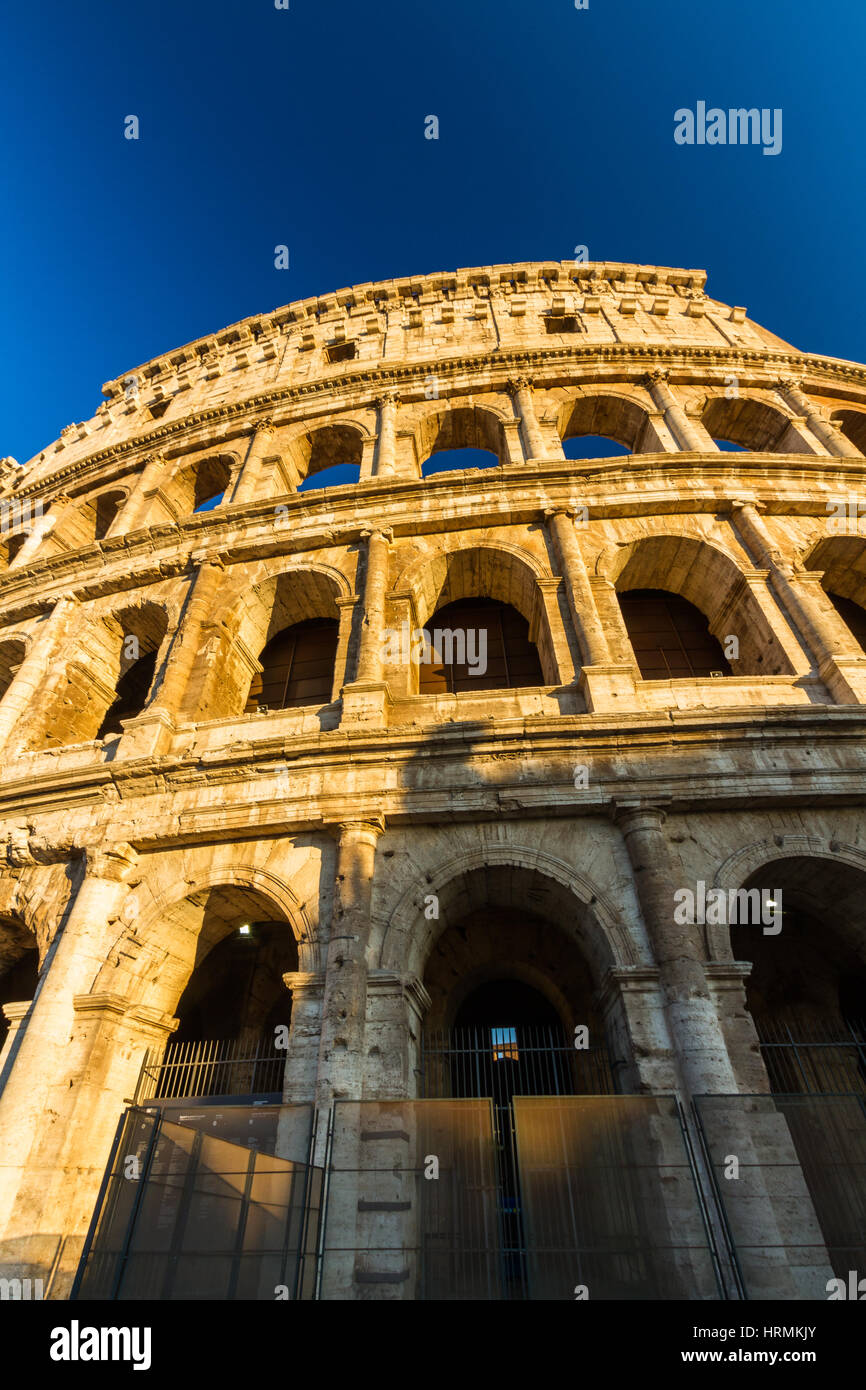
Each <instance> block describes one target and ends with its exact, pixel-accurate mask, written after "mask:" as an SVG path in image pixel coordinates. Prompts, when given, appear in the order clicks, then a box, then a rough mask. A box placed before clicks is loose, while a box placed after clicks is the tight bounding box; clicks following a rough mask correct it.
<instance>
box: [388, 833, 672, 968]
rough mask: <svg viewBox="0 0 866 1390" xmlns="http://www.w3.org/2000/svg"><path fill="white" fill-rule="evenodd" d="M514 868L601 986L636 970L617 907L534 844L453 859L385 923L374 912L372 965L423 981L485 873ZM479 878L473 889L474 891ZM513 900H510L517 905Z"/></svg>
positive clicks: (489, 846) (536, 909)
mask: <svg viewBox="0 0 866 1390" xmlns="http://www.w3.org/2000/svg"><path fill="white" fill-rule="evenodd" d="M493 869H501V870H506V871H508V870H512V871H514V874H516V875H518V876H521V878H522V883H521V885H520V891H521V895H524V894H525V895H527V898H528V896H529V894H530V893H531V900H532V904H533V906H532V907H531V908H530V910H531V911H532V912H533V913H534V914H535V915H536V916H538V915H544V916H546V917H551V916H554V917H555V916H557V914H559V917H560V919H561V920H562V921H568V922H569V923H572V924H573V926H572V927H571V928H570V931H571V933H572V934H573V937H574V939H575V940H576V941H578V942H579V943H580V945H581V949H582V951H583V954H584V957H585V959H586V961H587V964H588V966H589V969H590V972H591V974H592V978H593V983H594V984H595V986H596V988H597V987H598V986H599V985H600V984H601V982H602V980H603V979H604V977H605V975H606V973H607V971H608V970H610V969H611V968H615V967H617V966H624V965H637V964H640V963H646V962H642V961H641V960H640V958H639V956H638V948H637V942H636V941H635V939H634V936H633V934H632V933H631V932H630V931H629V930H628V927H627V926H626V924H625V922H624V921H623V920H622V919H621V918H620V916H619V914H618V913H617V911H616V909H615V908H614V906H613V904H612V903H611V902H610V900H609V899H608V898H607V896H606V894H605V893H604V892H603V891H602V890H601V889H600V888H599V887H598V885H597V884H596V883H595V882H594V881H593V880H592V879H591V878H590V877H589V875H587V874H585V873H583V872H582V871H581V870H579V869H575V867H574V866H573V864H571V863H569V862H568V861H566V860H564V859H560V858H558V857H557V856H555V855H551V854H547V853H545V852H544V851H541V850H539V849H538V848H537V847H535V846H531V845H522V844H519V843H517V844H514V843H512V844H495V843H490V842H485V843H484V844H483V845H481V846H479V847H478V848H474V849H470V850H467V851H466V852H465V853H464V854H461V855H457V856H452V857H450V858H449V859H448V861H447V863H445V864H443V865H442V866H441V867H439V868H436V869H435V870H433V871H431V872H428V873H427V874H425V875H424V876H423V878H422V880H421V883H418V882H415V883H413V885H412V886H411V887H409V888H407V889H406V891H405V892H404V893H403V894H402V896H401V897H400V899H399V901H398V902H397V903H396V904H395V906H394V907H393V909H392V910H391V911H390V913H389V914H388V915H387V917H382V916H377V914H376V913H375V911H374V913H373V916H372V920H371V926H372V932H371V945H370V959H371V963H375V964H376V965H378V966H380V967H381V968H383V969H385V970H393V971H396V972H398V973H401V974H407V973H410V974H414V975H416V976H417V977H418V978H419V979H421V978H422V977H423V974H424V969H425V966H426V962H427V959H428V957H429V955H430V951H431V950H432V948H433V946H434V944H435V942H436V939H437V938H438V936H440V935H441V933H442V932H443V931H444V930H445V929H446V927H447V926H448V925H449V923H450V922H451V921H454V920H457V918H459V916H460V914H461V912H465V910H466V907H467V905H470V906H471V905H472V904H473V903H477V902H478V901H479V897H478V892H479V888H480V887H483V878H484V872H485V871H487V870H493ZM478 874H480V875H481V877H475V878H474V883H475V887H474V888H470V887H469V881H470V878H472V877H473V875H478ZM431 893H432V894H435V895H436V897H437V899H438V904H439V917H438V919H432V920H428V919H427V918H426V917H425V914H424V905H425V904H424V900H425V897H426V896H427V895H428V894H431ZM516 900H517V899H516V895H513V896H512V898H511V899H509V901H511V902H514V901H516Z"/></svg>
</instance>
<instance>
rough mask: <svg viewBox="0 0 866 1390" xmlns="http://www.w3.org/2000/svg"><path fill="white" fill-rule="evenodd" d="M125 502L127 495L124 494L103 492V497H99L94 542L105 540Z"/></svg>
mask: <svg viewBox="0 0 866 1390" xmlns="http://www.w3.org/2000/svg"><path fill="white" fill-rule="evenodd" d="M125 500H126V499H125V494H124V493H122V492H103V493H102V494H101V496H99V497H97V499H96V531H95V535H94V540H97V541H101V540H103V539H104V537H105V536H106V535H107V533H108V530H109V527H110V526H111V523H112V522H113V521H114V519H115V517H116V516H117V513H118V512H119V511H120V508H121V507H122V506H123V503H124V501H125Z"/></svg>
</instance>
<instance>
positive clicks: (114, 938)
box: [0, 263, 866, 1297]
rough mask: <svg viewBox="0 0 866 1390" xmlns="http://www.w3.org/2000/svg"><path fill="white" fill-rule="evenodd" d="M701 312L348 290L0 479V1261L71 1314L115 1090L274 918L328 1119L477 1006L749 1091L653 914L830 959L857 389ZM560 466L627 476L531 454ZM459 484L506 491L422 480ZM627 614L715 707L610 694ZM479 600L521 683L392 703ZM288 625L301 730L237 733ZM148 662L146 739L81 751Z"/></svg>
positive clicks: (635, 296)
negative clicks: (696, 637)
mask: <svg viewBox="0 0 866 1390" xmlns="http://www.w3.org/2000/svg"><path fill="white" fill-rule="evenodd" d="M704 282H705V276H704V275H703V273H701V272H696V271H685V270H675V269H665V268H658V267H646V266H633V265H621V264H593V265H583V264H572V263H561V264H558V263H550V264H548V263H544V264H526V265H514V266H498V267H486V268H481V269H477V270H462V271H459V272H457V273H456V274H441V275H432V276H427V277H423V278H419V279H413V280H404V281H388V282H384V283H381V284H376V285H361V286H356V287H354V288H352V289H347V290H343V291H339V292H338V293H336V294H333V295H329V296H326V297H324V298H321V299H316V300H308V301H304V302H302V303H297V304H293V305H290V306H288V307H286V308H284V309H281V310H278V311H276V312H275V313H273V314H271V315H269V316H265V317H256V318H252V319H248V320H246V321H244V322H243V323H240V324H237V325H235V326H234V327H232V328H229V329H227V330H225V331H224V332H222V333H218V334H215V335H213V336H211V337H208V338H206V339H201V340H200V341H198V342H195V343H192V344H189V345H188V346H186V347H184V348H181V349H179V350H177V351H175V352H171V353H168V354H166V355H165V356H164V357H162V358H159V359H157V360H155V361H152V362H149V363H147V364H145V365H144V366H142V367H139V368H137V369H136V370H135V371H133V372H129V373H127V374H125V376H124V377H122V378H118V380H116V381H113V382H110V383H108V384H107V385H106V386H104V387H103V395H104V397H105V400H104V403H103V404H102V405H101V406H100V408H99V410H98V411H97V413H96V415H95V416H94V417H93V418H92V419H91V420H88V421H86V422H84V423H82V424H77V425H70V426H68V427H67V428H66V429H65V430H64V431H63V432H62V434H61V437H60V439H59V440H58V441H57V442H56V443H55V444H52V445H51V446H49V447H48V448H46V449H45V451H44V452H42V453H41V454H40V455H38V457H36V458H34V459H33V460H31V461H30V462H29V463H28V464H27V465H25V466H24V467H21V468H17V467H15V466H14V462H13V461H9V460H7V461H5V465H4V468H3V472H2V497H0V502H2V507H3V509H4V511H5V514H6V515H7V516H13V517H14V518H16V521H15V524H14V525H13V526H10V525H7V526H5V528H4V529H5V531H6V534H5V535H4V537H3V541H4V547H5V554H6V561H7V564H6V568H5V570H4V571H3V572H2V574H0V689H3V691H4V693H3V696H2V701H0V742H2V779H0V822H2V834H3V837H4V840H5V856H4V857H5V865H4V867H3V870H2V874H0V899H2V901H0V913H2V916H0V961H2V963H3V966H4V968H5V970H6V976H4V978H8V979H9V980H12V981H14V980H15V976H14V973H12V972H14V971H16V970H17V969H19V967H20V965H21V962H22V961H23V960H24V958H25V957H26V955H27V952H28V951H31V952H32V951H34V950H35V951H38V963H39V976H38V986H37V987H36V990H35V995H34V996H33V998H32V1002H30V995H28V996H27V998H26V999H25V998H23V997H22V996H21V995H20V993H19V994H18V995H16V994H15V993H14V992H12V993H10V988H12V986H10V987H9V988H7V990H6V994H5V996H4V997H5V998H6V1000H7V1002H6V1003H5V1005H4V1012H5V1015H6V1018H7V1021H8V1023H9V1032H8V1034H7V1039H6V1044H5V1048H4V1052H3V1056H2V1059H0V1061H2V1078H0V1082H2V1087H3V1089H2V1094H0V1242H2V1245H0V1250H2V1257H3V1263H4V1269H8V1270H9V1271H14V1272H17V1273H19V1274H21V1273H22V1272H23V1273H27V1274H31V1275H34V1276H39V1277H43V1278H46V1279H47V1280H49V1281H50V1285H51V1291H52V1296H55V1297H64V1296H65V1295H66V1294H67V1293H68V1290H69V1287H70V1282H71V1277H72V1274H73V1273H74V1270H75V1267H76V1263H77V1260H78V1258H79V1255H80V1251H81V1247H82V1242H83V1238H84V1235H85V1232H86V1230H87V1226H88V1223H89V1221H90V1218H91V1215H92V1212H93V1207H94V1202H95V1199H96V1194H97V1189H98V1187H99V1183H100V1179H101V1176H102V1173H103V1170H104V1167H105V1163H106V1159H107V1156H108V1152H109V1148H110V1145H111V1139H112V1135H113V1133H114V1130H115V1126H116V1124H117V1121H118V1117H119V1115H120V1114H121V1112H122V1110H123V1108H124V1103H125V1102H126V1101H128V1100H129V1098H130V1097H131V1096H132V1095H133V1092H134V1089H135V1085H136V1080H137V1077H138V1074H139V1070H140V1067H141V1063H142V1057H143V1054H144V1053H145V1051H146V1050H148V1049H151V1050H152V1049H160V1048H161V1047H162V1046H163V1045H164V1044H165V1043H166V1042H167V1041H168V1040H169V1039H170V1038H171V1037H172V1034H173V1032H174V1030H175V1029H176V1027H177V1016H176V1010H177V1008H178V1004H179V1001H180V999H181V996H182V995H183V993H184V990H185V989H186V987H187V985H188V983H189V981H190V979H191V977H192V975H193V972H194V971H195V970H196V969H197V968H201V966H202V962H203V961H204V960H205V958H206V956H207V953H208V951H209V950H210V949H212V948H214V947H215V946H217V945H218V944H219V943H220V942H221V941H223V940H224V939H226V938H227V937H228V936H229V935H230V934H231V933H232V932H234V931H236V930H237V925H238V923H239V922H240V921H242V920H256V921H268V922H280V923H283V924H284V926H285V935H286V956H285V963H286V970H285V980H286V987H287V988H288V990H289V991H290V992H291V995H292V1000H293V1008H292V1014H291V1020H292V1022H291V1037H290V1043H289V1050H288V1057H287V1064H286V1072H285V1088H286V1089H285V1097H286V1100H287V1101H289V1102H293V1103H297V1102H306V1101H309V1102H315V1104H316V1105H317V1106H319V1107H320V1108H325V1107H327V1106H328V1105H329V1104H330V1102H331V1101H332V1100H333V1099H334V1098H343V1099H346V1100H383V1101H384V1100H397V1099H400V1098H404V1097H412V1096H414V1095H415V1094H416V1087H417V1071H418V1066H419V1041H420V1037H421V1033H422V1030H423V1028H424V1027H425V1026H435V1027H437V1028H445V1029H447V1028H448V1027H449V1026H450V1025H451V1024H452V1023H453V1020H454V1018H455V1016H456V1011H457V1009H458V1008H459V1006H460V1003H461V1001H462V1000H463V998H465V996H466V993H467V990H468V988H469V986H470V984H472V985H474V984H477V983H478V982H480V981H483V980H485V979H486V978H490V977H493V976H496V975H497V974H498V975H502V974H503V973H505V974H509V975H511V976H513V977H514V978H516V979H520V980H522V981H524V982H527V983H529V984H531V985H532V986H533V988H536V989H537V990H539V992H541V993H542V994H543V995H544V996H545V997H546V998H547V999H548V1000H549V1001H550V1002H551V1003H552V1005H553V1006H554V1008H555V1009H556V1010H557V1013H558V1015H559V1017H560V1019H561V1021H562V1024H563V1027H564V1029H565V1031H566V1033H567V1034H569V1035H570V1034H571V1032H572V1031H573V1029H574V1027H576V1026H577V1025H579V1024H581V1023H585V1022H587V1021H588V1020H591V1023H590V1026H591V1029H592V1030H597V1031H601V1032H603V1034H604V1037H605V1039H606V1046H607V1049H608V1052H609V1054H610V1058H611V1064H612V1067H613V1070H614V1072H615V1074H616V1076H617V1078H618V1086H619V1089H620V1090H621V1091H623V1092H626V1093H629V1092H631V1093H634V1094H659V1093H671V1092H676V1093H678V1094H679V1095H680V1096H681V1097H682V1098H683V1099H684V1100H685V1101H686V1102H688V1101H689V1100H690V1099H691V1098H692V1097H694V1096H697V1095H703V1094H707V1093H709V1094H716V1095H728V1096H730V1095H736V1094H738V1093H740V1094H743V1093H745V1094H751V1093H767V1092H768V1090H769V1083H768V1079H767V1074H766V1071H765V1069H764V1063H763V1061H762V1059H761V1054H760V1050H759V1048H758V1042H757V1036H756V1033H755V1029H754V1026H753V1023H752V1018H751V1015H750V1013H749V1010H748V1009H747V1007H746V988H747V977H748V973H749V967H748V963H747V962H744V961H743V960H739V961H738V960H737V959H736V958H735V955H734V952H733V950H732V943H731V937H730V934H729V932H728V930H727V928H726V927H725V926H724V925H712V924H710V925H706V926H702V925H699V924H693V925H689V924H686V925H677V923H676V922H675V919H674V914H673V903H674V894H675V893H676V891H677V890H678V889H679V888H681V887H688V886H689V885H692V886H694V885H695V883H696V882H698V881H703V882H704V883H706V884H708V885H715V886H721V887H723V888H725V889H726V890H727V889H738V888H741V887H743V886H744V885H747V884H749V885H751V884H755V883H760V884H761V885H764V886H767V887H769V888H774V889H779V890H781V891H783V892H784V893H786V894H787V895H788V898H787V901H788V902H791V903H793V904H794V905H795V906H796V907H797V908H798V910H801V911H806V912H808V913H811V914H812V916H813V917H817V918H818V919H820V920H821V921H822V922H823V921H826V924H827V928H828V930H830V929H832V931H833V932H834V933H836V935H837V936H838V938H839V943H840V945H839V950H840V951H841V952H843V953H844V952H848V955H849V957H850V958H852V959H853V958H856V959H857V960H858V961H861V962H866V907H864V904H866V893H864V886H866V876H864V875H866V830H864V819H863V812H862V801H863V788H864V781H863V772H864V767H866V742H864V733H866V717H864V715H863V713H862V710H863V708H864V704H866V651H864V649H863V647H862V646H861V644H860V642H859V640H858V639H857V637H856V636H855V635H854V633H853V631H852V630H851V628H850V627H849V626H848V625H847V624H846V622H845V621H843V618H842V617H841V616H840V613H839V611H838V608H837V606H835V605H834V603H833V602H832V601H831V599H830V598H829V597H828V594H829V593H831V592H832V593H833V594H836V595H838V596H840V597H841V598H843V599H847V600H850V601H852V602H853V603H855V604H858V605H866V541H864V535H863V534H861V531H862V527H861V526H860V525H859V524H858V517H859V512H858V499H860V498H863V497H866V456H864V452H863V451H864V450H866V368H863V367H861V366H859V365H856V364H851V363H848V362H844V361H840V360H835V359H826V358H821V357H817V356H812V355H806V354H802V353H799V352H797V351H796V350H795V349H794V348H792V347H790V346H789V345H788V344H786V343H784V342H782V341H781V340H779V339H778V338H776V337H775V336H774V335H773V334H772V333H770V332H768V331H766V330H765V329H763V328H761V327H759V326H758V325H757V324H755V323H753V322H752V321H751V320H749V319H748V317H747V316H746V313H745V310H744V309H742V308H730V307H728V306H726V305H724V304H721V303H719V302H717V301H715V300H713V299H710V298H709V297H707V295H706V293H705V290H704ZM586 434H592V435H606V436H610V437H612V438H613V439H615V440H617V441H618V442H619V443H620V444H622V445H623V446H624V447H625V448H626V449H627V450H628V453H627V454H625V455H621V456H616V457H608V458H586V459H571V458H566V456H565V452H564V449H563V441H564V440H565V441H568V440H569V439H572V438H574V437H575V436H580V435H586ZM720 438H721V439H726V440H731V441H733V442H734V443H735V444H737V445H739V446H740V447H739V450H738V451H736V452H732V451H728V450H724V449H720V448H719V446H718V444H717V443H716V442H715V441H716V440H717V439H720ZM458 447H472V448H484V449H487V450H490V451H492V453H494V454H495V455H496V456H497V460H498V466H496V467H492V468H490V469H472V470H466V471H462V472H443V473H440V474H436V475H433V476H429V477H427V476H423V474H422V465H423V464H424V463H425V461H426V460H428V459H429V458H430V457H431V456H434V457H435V452H436V451H437V450H441V449H452V448H458ZM346 463H349V464H353V465H356V466H357V467H358V469H359V480H358V482H357V483H353V484H349V485H344V486H341V487H337V488H333V489H331V488H328V489H321V490H317V489H315V488H309V486H308V487H307V488H306V489H304V490H302V491H298V488H299V486H300V484H301V483H302V482H303V481H304V480H305V479H314V477H315V474H316V473H317V472H319V471H320V470H322V469H325V468H328V467H330V466H332V465H335V464H346ZM219 493H222V494H223V497H222V501H221V503H220V504H219V505H218V506H215V507H214V508H213V509H211V510H206V511H196V510H195V508H196V505H197V504H198V503H200V502H201V501H203V500H205V499H207V498H209V497H211V496H212V495H215V494H217V495H218V494H219ZM840 502H844V511H843V513H842V514H843V515H844V517H845V521H844V524H842V523H840V522H839V520H838V517H839V515H840V512H839V504H840ZM22 516H23V517H24V518H25V521H24V523H23V524H21V522H20V518H21V517H22ZM648 589H651V590H666V591H669V592H672V593H675V594H678V595H681V596H682V597H683V598H685V599H687V600H688V601H689V602H690V603H691V604H693V605H694V606H695V607H696V608H697V609H699V610H700V612H701V613H703V615H704V617H705V618H706V619H707V621H708V623H709V630H710V632H711V633H712V634H713V635H714V636H715V637H716V638H718V640H719V642H720V643H722V644H725V643H726V642H727V641H728V639H729V638H730V637H731V636H733V637H735V638H736V639H737V640H736V644H735V646H736V649H737V650H738V655H737V656H736V657H735V658H734V659H733V660H732V662H731V667H732V673H731V674H730V675H728V676H726V677H725V678H724V679H719V678H708V677H704V678H675V679H670V680H660V679H654V680H649V679H644V678H642V676H641V672H640V669H639V667H638V664H637V661H636V658H635V655H634V651H633V648H632V643H631V641H630V638H629V633H628V631H627V628H626V625H625V622H624V619H623V615H622V611H621V609H620V605H619V601H618V595H619V594H622V593H623V592H627V591H629V590H648ZM473 597H481V598H487V599H494V600H498V601H499V602H500V603H502V604H508V605H510V606H511V607H512V608H514V609H516V610H517V612H518V613H519V614H520V615H522V617H523V618H524V619H525V620H526V622H527V624H528V631H529V637H530V639H531V641H532V642H533V643H534V645H535V647H536V649H537V652H538V656H539V661H540V665H541V670H542V673H543V684H541V685H537V686H534V687H522V688H504V689H502V690H486V691H483V692H478V691H471V690H467V691H463V692H458V693H450V692H443V693H435V694H425V693H419V685H418V666H417V664H413V663H405V662H402V661H399V660H393V659H391V658H389V656H388V652H387V647H386V644H385V641H384V635H385V633H386V631H399V630H401V629H402V627H403V625H408V626H409V628H410V629H411V630H414V629H418V628H422V627H424V625H425V624H427V623H428V622H429V621H430V620H431V619H432V618H433V617H434V615H435V613H436V611H437V609H439V608H440V607H441V606H442V605H443V604H445V603H449V602H456V601H459V600H465V599H467V598H473ZM308 619H331V620H334V621H335V622H336V623H337V624H338V641H337V656H336V662H335V668H334V679H333V688H332V691H331V699H330V701H328V702H327V703H325V704H322V705H316V706H302V707H298V708H287V709H279V710H277V709H272V710H259V711H258V712H254V713H248V714H245V713H244V712H243V711H244V707H245V704H246V701H247V694H248V692H249V689H250V683H251V681H252V680H253V678H254V676H255V674H256V673H257V672H258V671H260V670H261V663H260V662H259V656H260V654H261V652H262V649H263V647H264V645H265V644H266V642H267V641H268V640H269V638H270V637H271V636H272V635H273V634H274V633H275V632H277V631H278V630H280V629H283V628H286V627H287V626H289V625H291V624H294V623H298V622H302V621H305V620H308ZM130 639H134V640H132V641H131V640H130ZM142 654H144V655H150V656H151V658H152V660H153V662H154V674H153V678H152V682H151V685H150V687H149V689H148V691H147V695H146V699H145V701H144V703H143V708H141V710H140V711H139V712H136V713H135V714H134V715H133V716H132V717H130V718H128V719H127V720H125V721H124V723H123V726H122V731H121V732H120V733H119V735H118V734H111V735H107V736H104V737H98V736H97V735H98V733H99V730H100V728H101V725H102V722H103V720H104V717H105V714H106V711H107V710H108V709H109V707H110V706H111V704H112V701H113V700H114V698H115V692H116V689H117V685H118V681H119V680H120V679H121V678H122V677H123V676H124V675H125V673H126V672H127V671H129V669H130V668H131V666H132V664H133V662H134V660H137V659H139V658H140V656H141V655H142ZM431 903H432V904H433V906H432V907H431ZM828 912H831V914H832V915H831V916H830V917H829V918H828V915H827V914H828ZM467 921H469V923H470V925H469V928H468V929H467V928H466V926H465V924H466V922H467ZM473 923H474V927H473ZM780 941H781V942H784V941H785V935H784V932H783V933H782V934H781V937H780ZM779 949H780V951H785V950H786V949H787V948H786V946H784V945H781V946H780V947H779ZM847 958H848V957H846V959H847ZM788 959H789V964H790V958H788ZM350 1282H351V1281H350ZM346 1296H348V1295H346Z"/></svg>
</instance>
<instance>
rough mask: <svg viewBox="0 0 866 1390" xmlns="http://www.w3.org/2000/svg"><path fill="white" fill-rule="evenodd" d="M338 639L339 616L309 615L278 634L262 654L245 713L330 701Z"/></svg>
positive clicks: (271, 639) (325, 703)
mask: <svg viewBox="0 0 866 1390" xmlns="http://www.w3.org/2000/svg"><path fill="white" fill-rule="evenodd" d="M338 639H339V623H338V622H337V620H336V618H308V619H307V620H306V621H305V622H301V623H294V624H293V625H292V626H291V627H287V628H283V630H282V631H281V632H278V633H276V635H275V636H274V637H272V638H270V640H269V641H268V642H267V643H266V644H265V646H264V648H263V650H262V651H261V652H260V654H259V662H260V663H261V667H262V669H261V671H260V672H257V674H256V675H254V676H253V679H252V684H251V685H250V691H249V695H248V696H247V703H246V706H245V708H244V714H252V713H255V711H256V710H259V709H263V708H266V709H290V708H297V707H299V706H301V705H327V704H329V703H330V700H331V694H332V691H333V686H334V667H335V663H336V659H337V643H338Z"/></svg>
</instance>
